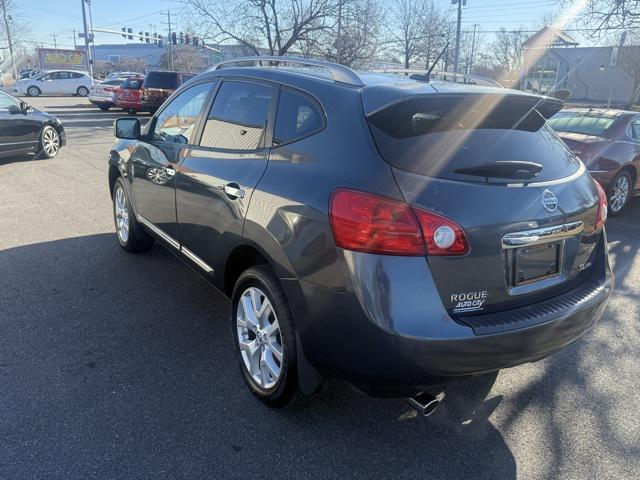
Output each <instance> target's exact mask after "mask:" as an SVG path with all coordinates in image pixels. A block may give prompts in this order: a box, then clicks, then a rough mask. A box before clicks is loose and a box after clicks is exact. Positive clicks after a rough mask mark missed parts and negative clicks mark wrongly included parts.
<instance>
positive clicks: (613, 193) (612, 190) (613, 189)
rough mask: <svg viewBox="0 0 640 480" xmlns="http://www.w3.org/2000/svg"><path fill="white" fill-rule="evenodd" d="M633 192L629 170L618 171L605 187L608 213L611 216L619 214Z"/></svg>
mask: <svg viewBox="0 0 640 480" xmlns="http://www.w3.org/2000/svg"><path fill="white" fill-rule="evenodd" d="M632 192H633V177H632V175H631V173H630V172H628V171H626V170H623V171H621V172H619V173H618V174H617V175H616V176H615V177H613V180H611V183H610V184H609V188H608V189H607V203H608V213H609V215H610V216H611V217H615V216H616V215H620V214H621V213H622V211H623V210H624V209H625V207H626V206H627V204H628V203H629V199H630V198H631V194H632Z"/></svg>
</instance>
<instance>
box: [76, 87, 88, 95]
mask: <svg viewBox="0 0 640 480" xmlns="http://www.w3.org/2000/svg"><path fill="white" fill-rule="evenodd" d="M76 93H77V94H78V96H79V97H86V96H87V95H89V89H88V88H87V87H78V90H77V91H76Z"/></svg>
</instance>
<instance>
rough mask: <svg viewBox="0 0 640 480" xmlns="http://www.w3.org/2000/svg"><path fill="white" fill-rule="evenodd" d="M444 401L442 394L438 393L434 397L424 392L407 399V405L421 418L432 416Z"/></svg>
mask: <svg viewBox="0 0 640 480" xmlns="http://www.w3.org/2000/svg"><path fill="white" fill-rule="evenodd" d="M442 400H444V392H440V393H439V394H437V395H436V396H433V395H431V394H430V393H427V392H424V393H421V394H420V395H416V396H415V397H412V398H407V402H409V405H411V407H413V409H414V410H415V411H416V412H418V413H419V414H420V415H422V416H423V417H428V416H429V415H432V414H433V413H434V412H435V411H436V410H437V409H438V407H439V406H440V402H442Z"/></svg>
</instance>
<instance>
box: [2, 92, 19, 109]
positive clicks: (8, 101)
mask: <svg viewBox="0 0 640 480" xmlns="http://www.w3.org/2000/svg"><path fill="white" fill-rule="evenodd" d="M12 106H13V107H18V103H17V102H16V101H15V100H14V99H13V98H12V97H10V96H9V95H5V94H4V93H3V94H0V112H8V111H9V107H12Z"/></svg>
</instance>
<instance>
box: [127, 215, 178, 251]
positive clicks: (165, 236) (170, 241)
mask: <svg viewBox="0 0 640 480" xmlns="http://www.w3.org/2000/svg"><path fill="white" fill-rule="evenodd" d="M136 220H138V221H139V222H140V223H141V224H143V225H144V226H145V227H147V228H148V229H149V230H151V231H152V232H153V233H155V234H156V235H157V236H159V237H160V238H161V239H163V240H164V241H165V242H167V243H168V244H169V245H171V246H172V247H173V248H175V249H176V250H180V244H179V243H178V241H177V240H176V239H175V238H173V237H172V236H171V235H169V234H168V233H166V232H165V231H164V230H161V229H160V228H158V227H156V226H155V225H154V224H153V223H151V222H150V221H149V220H147V219H146V218H144V217H143V216H142V215H136Z"/></svg>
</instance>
